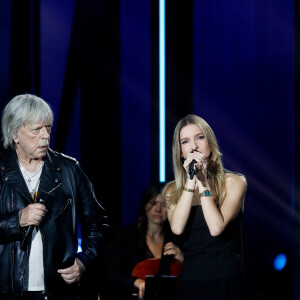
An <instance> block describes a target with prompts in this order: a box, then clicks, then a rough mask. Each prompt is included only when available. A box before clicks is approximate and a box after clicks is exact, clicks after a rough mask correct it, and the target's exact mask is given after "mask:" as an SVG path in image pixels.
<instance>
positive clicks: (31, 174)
mask: <svg viewBox="0 0 300 300" xmlns="http://www.w3.org/2000/svg"><path fill="white" fill-rule="evenodd" d="M43 165H44V162H42V163H41V165H40V167H39V168H38V170H37V171H35V172H29V171H27V170H26V169H25V168H24V167H23V166H22V164H21V163H20V162H19V166H20V169H21V171H22V173H23V174H24V175H25V176H26V177H27V179H26V181H27V182H28V183H29V184H30V182H31V181H32V178H34V177H35V176H36V175H38V173H39V172H40V171H41V170H42V167H43Z"/></svg>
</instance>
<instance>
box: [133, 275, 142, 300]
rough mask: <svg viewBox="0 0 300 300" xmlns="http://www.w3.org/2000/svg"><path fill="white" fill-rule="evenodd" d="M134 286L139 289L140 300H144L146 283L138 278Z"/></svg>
mask: <svg viewBox="0 0 300 300" xmlns="http://www.w3.org/2000/svg"><path fill="white" fill-rule="evenodd" d="M134 286H135V287H136V288H138V289H139V299H143V297H144V293H145V281H144V280H143V279H141V278H138V279H136V280H135V282H134Z"/></svg>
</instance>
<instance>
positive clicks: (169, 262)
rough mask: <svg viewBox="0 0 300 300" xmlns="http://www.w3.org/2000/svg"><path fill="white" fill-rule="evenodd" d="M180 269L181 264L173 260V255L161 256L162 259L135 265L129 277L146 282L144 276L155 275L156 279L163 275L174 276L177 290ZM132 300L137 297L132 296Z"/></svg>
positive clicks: (152, 259) (147, 260)
mask: <svg viewBox="0 0 300 300" xmlns="http://www.w3.org/2000/svg"><path fill="white" fill-rule="evenodd" d="M181 269H182V263H181V262H180V261H178V260H176V259H174V258H173V255H163V256H162V258H148V259H145V260H143V261H141V262H139V263H137V264H136V265H135V267H134V268H133V270H132V272H131V275H132V276H133V277H138V278H141V279H143V280H144V281H146V276H149V275H155V276H157V277H159V276H163V275H171V276H176V277H177V288H178V283H179V276H180V272H181ZM145 288H147V287H145ZM175 292H176V291H175ZM132 299H133V300H137V299H138V295H137V294H133V298H132Z"/></svg>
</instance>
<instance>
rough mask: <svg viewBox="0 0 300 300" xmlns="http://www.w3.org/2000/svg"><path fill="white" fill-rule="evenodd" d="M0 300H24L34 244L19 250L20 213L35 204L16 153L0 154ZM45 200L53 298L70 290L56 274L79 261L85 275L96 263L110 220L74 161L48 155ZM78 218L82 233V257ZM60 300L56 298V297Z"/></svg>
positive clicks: (46, 252)
mask: <svg viewBox="0 0 300 300" xmlns="http://www.w3.org/2000/svg"><path fill="white" fill-rule="evenodd" d="M0 179H1V180H0V298H1V293H8V294H14V295H21V294H22V291H23V283H24V273H25V270H26V265H27V262H28V254H29V251H30V245H29V247H28V248H27V250H26V251H22V250H21V249H20V241H21V240H22V237H23V232H24V230H22V229H21V228H20V226H19V220H18V211H19V210H20V209H23V208H24V207H25V206H27V205H28V204H30V203H32V202H31V196H30V194H29V191H28V188H27V186H26V183H25V181H24V179H23V176H22V174H21V171H20V168H19V166H18V161H17V156H16V152H15V151H14V150H12V149H8V150H4V151H3V152H1V154H0ZM41 197H42V198H45V199H46V205H47V209H48V212H47V213H46V215H45V217H44V219H43V221H42V222H41V224H40V226H39V229H40V231H41V235H42V241H43V252H44V253H43V256H44V274H45V289H46V292H47V293H48V296H50V298H51V296H52V297H53V299H58V295H59V294H60V293H62V292H64V291H67V290H69V289H70V286H68V285H67V284H66V283H65V282H64V281H63V280H62V278H61V275H60V274H58V273H57V269H60V268H66V267H69V266H71V265H73V263H74V260H75V257H78V258H79V259H80V260H81V262H82V263H83V264H84V265H85V267H86V270H88V269H89V267H90V266H91V265H92V264H93V263H94V262H95V260H96V259H97V256H98V253H99V251H100V250H101V246H102V243H103V235H104V233H105V232H106V231H107V229H108V227H109V226H108V225H107V224H108V223H107V216H106V213H105V210H104V209H103V207H102V206H101V205H100V204H99V202H98V201H97V199H96V197H95V195H94V191H93V187H92V184H91V183H90V181H89V180H88V178H87V177H86V175H85V174H84V172H83V171H82V170H81V168H80V167H79V164H78V162H77V161H76V160H75V159H72V158H69V157H67V156H65V155H63V154H60V153H57V152H54V151H52V150H50V149H49V150H48V153H47V155H46V157H45V162H44V167H43V170H42V174H41V180H40V185H39V191H38V196H37V199H39V198H41ZM77 217H78V219H79V221H80V225H81V231H82V245H81V246H82V252H81V253H77V247H78V246H77V225H78V224H77ZM56 295H57V297H56Z"/></svg>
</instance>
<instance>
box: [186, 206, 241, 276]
mask: <svg viewBox="0 0 300 300" xmlns="http://www.w3.org/2000/svg"><path fill="white" fill-rule="evenodd" d="M241 226H242V212H240V214H239V215H238V216H237V218H236V219H235V220H233V221H231V222H230V223H229V224H228V225H227V227H226V228H225V230H224V231H223V232H222V234H220V235H219V236H216V237H213V236H211V234H210V232H209V229H208V226H207V224H206V222H205V219H204V215H203V211H202V206H201V205H197V206H192V208H191V212H190V216H189V219H188V222H187V225H186V228H185V231H184V233H183V246H184V262H183V267H182V272H181V275H180V278H181V280H188V281H204V280H214V279H220V278H225V277H230V276H234V275H237V274H239V273H242V272H243V266H242V259H241V248H242V247H241Z"/></svg>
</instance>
